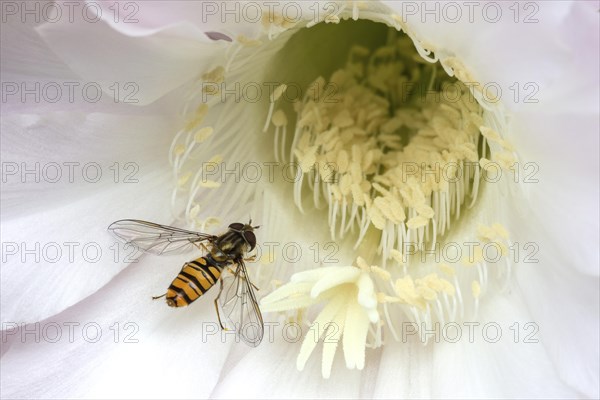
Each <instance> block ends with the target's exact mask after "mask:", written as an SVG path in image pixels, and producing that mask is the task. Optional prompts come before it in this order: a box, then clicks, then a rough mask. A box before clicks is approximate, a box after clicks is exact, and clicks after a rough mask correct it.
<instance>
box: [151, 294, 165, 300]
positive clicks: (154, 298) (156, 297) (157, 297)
mask: <svg viewBox="0 0 600 400" xmlns="http://www.w3.org/2000/svg"><path fill="white" fill-rule="evenodd" d="M166 295H167V294H166V293H165V294H161V295H160V296H152V300H156V299H160V298H161V297H165V296H166Z"/></svg>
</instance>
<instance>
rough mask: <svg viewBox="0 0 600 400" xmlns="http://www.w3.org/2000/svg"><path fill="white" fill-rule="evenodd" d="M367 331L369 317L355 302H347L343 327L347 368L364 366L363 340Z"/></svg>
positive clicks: (361, 367)
mask: <svg viewBox="0 0 600 400" xmlns="http://www.w3.org/2000/svg"><path fill="white" fill-rule="evenodd" d="M368 331H369V317H368V315H367V313H366V312H365V310H364V309H363V308H362V307H361V306H360V305H359V304H358V303H356V302H354V301H351V302H350V303H349V304H348V310H347V314H346V325H345V328H344V338H343V339H342V340H343V343H344V358H345V359H346V367H347V368H349V369H352V368H356V369H363V368H364V366H365V341H366V339H367V332H368Z"/></svg>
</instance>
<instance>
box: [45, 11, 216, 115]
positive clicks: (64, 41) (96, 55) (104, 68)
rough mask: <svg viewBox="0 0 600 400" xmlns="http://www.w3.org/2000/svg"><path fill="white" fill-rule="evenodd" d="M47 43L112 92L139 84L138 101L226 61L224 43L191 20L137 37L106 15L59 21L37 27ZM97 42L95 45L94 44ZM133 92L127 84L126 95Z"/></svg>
mask: <svg viewBox="0 0 600 400" xmlns="http://www.w3.org/2000/svg"><path fill="white" fill-rule="evenodd" d="M37 29H38V32H39V33H40V35H41V36H42V38H43V39H44V41H45V42H46V43H47V45H48V46H49V47H50V48H51V49H52V50H53V51H54V52H55V53H56V54H58V55H59V57H60V58H61V59H62V60H64V62H65V63H66V64H67V65H68V66H69V67H70V68H71V69H72V70H73V71H75V72H76V73H78V74H79V75H80V76H81V77H83V78H84V79H85V80H88V81H89V82H94V83H97V84H98V85H100V86H101V87H102V89H103V90H104V91H105V92H106V93H107V94H112V95H114V91H115V87H118V88H122V89H127V88H131V87H132V85H133V88H134V89H139V91H137V92H136V93H135V99H137V100H138V101H139V102H138V103H137V104H140V105H145V104H149V103H151V102H153V101H155V100H156V99H158V98H160V97H162V96H163V95H165V94H166V93H168V92H170V91H171V90H173V89H175V88H177V87H178V86H180V85H181V84H183V83H184V82H187V81H189V80H190V79H193V78H195V77H197V76H199V75H200V74H202V73H204V72H206V71H208V70H210V69H212V68H213V67H215V66H216V65H219V63H221V64H222V63H223V61H224V60H223V58H222V57H223V56H224V51H223V49H224V45H223V44H222V43H221V42H213V41H210V39H208V38H207V37H206V36H205V35H204V34H203V33H202V32H201V31H199V30H198V29H197V28H195V27H192V26H189V25H184V24H180V25H174V26H169V27H167V28H164V29H162V30H160V31H158V32H156V33H154V34H152V35H150V36H141V37H131V36H125V35H122V34H121V33H119V32H117V31H115V30H113V29H112V28H111V27H110V26H109V25H107V24H106V23H105V22H104V21H100V22H97V23H87V22H84V21H75V22H73V23H68V21H65V22H62V21H61V22H59V23H55V24H50V23H48V24H45V25H42V26H41V27H39V28H37ZM90 43H94V46H90ZM130 94H131V93H130V92H127V93H125V90H121V91H120V93H119V94H118V96H117V97H118V98H119V99H120V100H124V99H125V98H126V97H127V96H129V95H130Z"/></svg>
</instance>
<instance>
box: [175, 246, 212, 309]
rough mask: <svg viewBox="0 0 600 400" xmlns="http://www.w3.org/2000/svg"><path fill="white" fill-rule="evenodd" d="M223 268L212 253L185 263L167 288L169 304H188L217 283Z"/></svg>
mask: <svg viewBox="0 0 600 400" xmlns="http://www.w3.org/2000/svg"><path fill="white" fill-rule="evenodd" d="M222 269H223V265H220V264H219V263H217V262H216V261H215V260H213V259H212V257H211V256H210V255H207V256H206V257H200V258H197V259H195V260H194V261H189V262H187V263H185V264H184V265H183V268H182V269H181V272H179V275H177V277H176V278H175V279H174V280H173V282H171V286H169V289H167V305H169V306H171V307H183V306H187V305H188V304H190V303H191V302H193V301H194V300H196V299H197V298H198V297H200V296H202V295H203V294H204V293H206V292H207V291H208V289H210V288H211V287H212V286H213V285H214V284H215V283H217V281H218V280H219V277H220V276H221V270H222Z"/></svg>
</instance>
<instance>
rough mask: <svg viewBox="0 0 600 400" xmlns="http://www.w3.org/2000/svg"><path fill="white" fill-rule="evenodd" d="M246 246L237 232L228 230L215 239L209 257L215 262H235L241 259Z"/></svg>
mask: <svg viewBox="0 0 600 400" xmlns="http://www.w3.org/2000/svg"><path fill="white" fill-rule="evenodd" d="M247 246H248V245H247V244H246V242H245V240H244V238H243V237H242V235H241V234H240V233H239V232H234V231H231V230H230V231H228V232H227V233H225V234H224V235H221V236H219V237H218V238H217V240H216V241H215V243H214V246H213V248H212V249H211V255H212V256H213V258H214V259H215V260H216V261H225V260H228V259H229V260H235V259H237V258H240V257H243V255H244V253H245V252H246V251H247Z"/></svg>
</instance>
